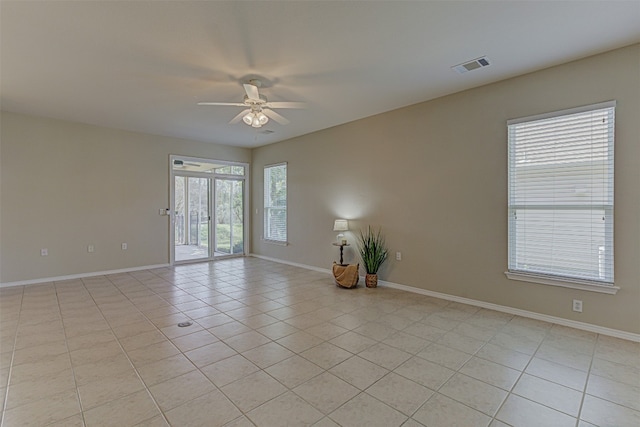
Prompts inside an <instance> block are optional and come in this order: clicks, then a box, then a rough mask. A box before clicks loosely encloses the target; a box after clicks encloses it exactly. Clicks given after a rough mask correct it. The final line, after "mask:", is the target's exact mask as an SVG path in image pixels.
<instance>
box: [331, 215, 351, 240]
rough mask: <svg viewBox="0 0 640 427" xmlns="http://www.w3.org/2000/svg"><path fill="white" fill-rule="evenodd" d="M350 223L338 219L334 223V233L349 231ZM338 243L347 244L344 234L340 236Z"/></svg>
mask: <svg viewBox="0 0 640 427" xmlns="http://www.w3.org/2000/svg"><path fill="white" fill-rule="evenodd" d="M348 230H349V222H348V221H347V220H346V219H336V220H335V221H334V222H333V231H348ZM338 243H339V244H341V245H346V244H347V239H345V238H344V234H343V233H340V234H338Z"/></svg>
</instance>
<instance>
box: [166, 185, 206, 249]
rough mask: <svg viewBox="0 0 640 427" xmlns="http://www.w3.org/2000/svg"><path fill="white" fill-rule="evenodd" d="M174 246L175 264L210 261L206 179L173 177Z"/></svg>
mask: <svg viewBox="0 0 640 427" xmlns="http://www.w3.org/2000/svg"><path fill="white" fill-rule="evenodd" d="M174 184H175V211H174V212H175V216H174V227H175V233H174V236H175V238H174V245H175V260H176V261H192V260H200V259H207V258H210V257H211V252H210V250H209V248H210V245H209V241H210V238H209V234H210V225H211V215H210V204H209V195H210V188H211V179H210V178H195V177H188V176H176V177H175V183H174Z"/></svg>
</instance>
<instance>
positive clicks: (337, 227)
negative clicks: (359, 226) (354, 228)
mask: <svg viewBox="0 0 640 427" xmlns="http://www.w3.org/2000/svg"><path fill="white" fill-rule="evenodd" d="M347 230H349V222H348V221H347V220H346V219H336V220H335V221H334V222H333V231H347Z"/></svg>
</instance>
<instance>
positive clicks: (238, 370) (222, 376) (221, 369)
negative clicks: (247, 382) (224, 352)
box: [200, 354, 260, 387]
mask: <svg viewBox="0 0 640 427" xmlns="http://www.w3.org/2000/svg"><path fill="white" fill-rule="evenodd" d="M200 370H201V371H202V373H203V374H205V375H206V376H207V377H208V378H209V379H210V380H211V381H212V382H213V383H214V384H215V385H217V386H218V387H222V386H225V385H227V384H230V383H232V382H234V381H236V380H239V379H240V378H242V377H246V376H247V375H249V374H252V373H254V372H257V371H259V370H260V368H258V367H257V366H256V365H255V364H253V363H251V362H250V361H249V360H247V359H246V358H245V357H244V356H242V355H240V354H236V355H235V356H231V357H228V358H226V359H223V360H220V361H219V362H215V363H212V364H210V365H207V366H205V367H203V368H200Z"/></svg>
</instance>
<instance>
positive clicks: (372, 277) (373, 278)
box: [364, 273, 378, 288]
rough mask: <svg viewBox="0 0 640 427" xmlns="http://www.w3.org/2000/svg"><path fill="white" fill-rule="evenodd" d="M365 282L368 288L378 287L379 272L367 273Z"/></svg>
mask: <svg viewBox="0 0 640 427" xmlns="http://www.w3.org/2000/svg"><path fill="white" fill-rule="evenodd" d="M364 283H365V284H366V285H367V288H377V287H378V275H377V274H368V273H367V274H366V275H365V276H364Z"/></svg>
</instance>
